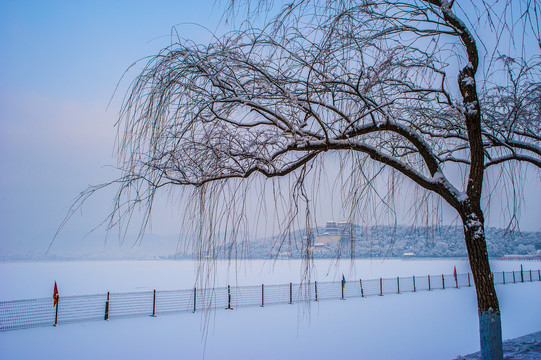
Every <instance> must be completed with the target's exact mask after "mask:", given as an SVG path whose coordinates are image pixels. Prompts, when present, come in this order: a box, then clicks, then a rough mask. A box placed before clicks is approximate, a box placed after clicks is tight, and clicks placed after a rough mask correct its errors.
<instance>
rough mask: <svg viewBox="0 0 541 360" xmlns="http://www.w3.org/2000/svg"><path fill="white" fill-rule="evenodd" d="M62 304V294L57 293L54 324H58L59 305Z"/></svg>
mask: <svg viewBox="0 0 541 360" xmlns="http://www.w3.org/2000/svg"><path fill="white" fill-rule="evenodd" d="M59 305H60V295H58V294H56V309H55V313H54V326H56V325H58V306H59Z"/></svg>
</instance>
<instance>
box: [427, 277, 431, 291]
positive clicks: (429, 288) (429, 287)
mask: <svg viewBox="0 0 541 360" xmlns="http://www.w3.org/2000/svg"><path fill="white" fill-rule="evenodd" d="M430 290H432V288H431V286H430V275H428V291H430Z"/></svg>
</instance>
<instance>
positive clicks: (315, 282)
mask: <svg viewBox="0 0 541 360" xmlns="http://www.w3.org/2000/svg"><path fill="white" fill-rule="evenodd" d="M314 289H315V292H316V301H319V300H318V299H317V281H314Z"/></svg>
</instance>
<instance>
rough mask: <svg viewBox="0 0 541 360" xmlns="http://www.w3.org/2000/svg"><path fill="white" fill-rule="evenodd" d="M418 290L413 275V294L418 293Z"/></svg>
mask: <svg viewBox="0 0 541 360" xmlns="http://www.w3.org/2000/svg"><path fill="white" fill-rule="evenodd" d="M416 291H417V288H416V287H415V275H413V292H416Z"/></svg>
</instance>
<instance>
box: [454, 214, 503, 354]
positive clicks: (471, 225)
mask: <svg viewBox="0 0 541 360" xmlns="http://www.w3.org/2000/svg"><path fill="white" fill-rule="evenodd" d="M461 215H462V221H463V223H464V236H465V241H466V249H467V251H468V259H469V263H470V268H471V271H472V275H473V280H474V283H475V291H476V294H477V306H478V313H479V334H480V342H481V354H482V356H483V359H484V360H502V359H503V342H502V328H501V315H500V306H499V303H498V297H497V296H496V289H495V287H494V276H493V274H492V271H491V270H490V264H489V261H488V253H487V246H486V241H485V231H484V217H483V213H482V211H481V210H480V209H477V211H475V210H471V209H469V210H466V211H465V212H464V213H463V214H461Z"/></svg>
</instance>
